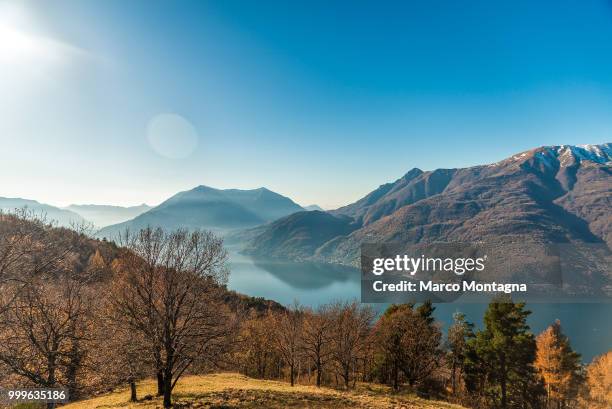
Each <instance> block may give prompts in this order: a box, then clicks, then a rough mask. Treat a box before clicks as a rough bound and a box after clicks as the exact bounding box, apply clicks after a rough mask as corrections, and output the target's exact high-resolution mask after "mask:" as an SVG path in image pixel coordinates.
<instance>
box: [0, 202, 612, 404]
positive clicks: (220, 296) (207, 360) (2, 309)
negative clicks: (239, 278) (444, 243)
mask: <svg viewBox="0 0 612 409" xmlns="http://www.w3.org/2000/svg"><path fill="white" fill-rule="evenodd" d="M227 258H228V254H227V251H226V249H225V248H224V245H223V240H222V239H221V238H219V237H217V236H216V235H215V234H213V233H211V232H209V231H204V230H195V231H187V230H181V229H178V230H175V231H164V230H161V229H154V228H145V229H142V230H138V231H129V230H126V231H125V232H123V233H122V234H121V236H120V238H119V239H118V240H116V242H110V241H105V240H95V239H92V238H90V236H88V234H87V231H86V229H85V228H84V227H82V226H74V227H73V228H72V229H68V228H58V227H54V226H53V225H52V224H50V223H48V222H46V221H45V220H44V218H41V217H37V216H36V215H34V214H31V213H29V212H27V211H25V210H24V211H18V212H14V213H11V214H1V215H0V386H2V387H11V386H19V387H63V388H66V389H67V390H68V392H69V396H70V398H71V400H79V399H86V398H88V397H91V396H96V395H100V394H103V393H106V392H110V391H113V390H115V389H117V388H124V387H128V388H129V389H130V391H131V393H130V395H131V400H133V401H137V400H139V399H141V398H142V396H140V394H139V391H138V387H137V384H138V382H139V381H141V380H143V379H154V380H155V382H156V385H157V394H158V395H159V396H160V397H162V400H163V406H164V407H166V408H169V407H172V406H173V390H174V389H175V387H176V386H177V384H178V383H180V382H181V379H182V378H184V377H185V376H186V375H191V374H207V373H219V372H240V373H242V374H244V375H246V376H248V377H251V378H258V379H274V380H282V381H286V382H288V384H289V385H291V386H293V385H298V384H299V385H304V384H306V385H314V386H317V387H331V388H336V389H338V390H351V389H353V388H355V387H356V385H357V384H363V383H372V384H385V385H389V386H390V387H391V391H401V390H406V389H409V390H412V391H414V392H415V393H417V394H418V395H419V396H421V397H423V398H427V399H438V400H446V401H449V402H453V403H457V404H461V405H463V406H465V407H471V408H501V409H507V408H534V409H535V408H546V409H553V408H554V409H563V408H589V409H607V408H610V407H611V406H612V351H609V352H607V353H606V354H603V355H601V356H599V357H596V358H595V359H594V360H593V361H592V362H591V363H589V364H587V365H585V364H583V363H582V361H581V357H580V355H579V353H578V352H576V351H574V350H573V349H572V346H571V342H570V339H568V337H567V336H566V335H565V334H564V333H563V328H562V325H561V323H560V322H558V321H557V322H551V323H550V326H549V327H548V328H547V329H546V330H545V331H543V332H542V333H540V334H534V333H532V332H531V329H530V327H529V325H528V324H527V317H528V316H529V314H530V311H529V309H528V306H527V305H525V304H524V303H518V302H513V300H512V299H510V298H509V297H507V296H501V297H500V298H497V299H495V300H494V301H493V302H491V303H490V304H489V306H488V309H487V311H486V313H485V316H484V324H483V325H482V327H478V326H476V325H475V324H474V323H471V322H468V321H467V320H466V317H465V316H464V315H463V314H461V313H456V314H455V315H454V316H453V317H452V324H451V325H450V327H449V328H448V330H447V331H446V333H445V332H444V331H443V329H442V325H441V323H439V322H437V321H436V320H435V319H434V317H433V312H434V310H435V306H434V305H433V304H432V303H430V302H425V303H422V304H416V305H415V304H399V305H391V306H389V307H388V308H387V309H386V310H385V311H384V312H382V313H377V312H376V311H375V310H374V309H373V308H372V307H371V306H369V305H366V304H361V303H359V302H358V301H347V300H339V301H337V302H333V303H330V304H326V305H321V306H319V307H317V308H310V307H306V306H302V305H300V304H299V303H298V302H295V303H294V304H293V305H291V306H281V305H280V304H277V303H274V302H271V301H266V300H262V299H256V298H250V297H247V296H242V295H239V294H236V293H233V292H231V291H228V290H227V288H226V283H227V277H228V275H229V274H231V271H229V269H228V268H227ZM449 318H450V317H449ZM391 393H393V392H391Z"/></svg>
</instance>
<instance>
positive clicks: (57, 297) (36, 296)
mask: <svg viewBox="0 0 612 409" xmlns="http://www.w3.org/2000/svg"><path fill="white" fill-rule="evenodd" d="M15 291H17V294H16V295H15V296H14V301H13V302H12V303H11V305H10V306H9V307H8V308H7V309H6V310H5V311H4V313H3V315H2V324H3V325H2V328H3V329H2V330H0V362H1V363H3V364H4V365H5V366H7V367H8V368H9V369H10V371H11V372H12V373H14V374H16V375H18V376H20V377H21V378H22V379H24V380H26V381H27V382H29V383H30V384H32V385H34V386H38V387H57V386H58V385H61V386H65V387H68V388H69V389H70V393H71V394H72V396H74V395H75V393H76V391H77V375H78V372H79V370H80V369H81V367H82V362H83V359H84V351H85V349H84V347H83V346H84V343H86V342H87V341H88V339H89V338H88V337H89V334H88V331H87V323H88V322H89V320H90V318H91V314H92V311H91V305H90V303H89V300H90V297H87V296H85V293H84V291H85V290H84V285H83V283H82V282H79V281H77V280H75V279H72V278H69V277H65V276H60V277H57V278H55V279H54V280H49V279H46V278H44V277H37V278H33V279H31V280H30V282H28V284H27V285H26V286H25V287H23V288H20V289H19V290H15Z"/></svg>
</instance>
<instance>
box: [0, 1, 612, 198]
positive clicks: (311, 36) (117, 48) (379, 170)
mask: <svg viewBox="0 0 612 409" xmlns="http://www.w3.org/2000/svg"><path fill="white" fill-rule="evenodd" d="M611 4H612V3H610V2H609V1H606V0H601V1H594V2H589V3H588V4H576V3H573V2H555V3H554V4H543V3H542V4H531V3H530V2H526V1H525V2H516V3H514V4H513V5H512V7H507V6H505V5H499V4H497V5H495V4H490V3H488V2H474V3H471V4H469V5H458V4H456V3H455V2H451V1H440V2H439V3H436V4H430V3H428V2H413V3H409V4H408V3H404V2H391V3H388V4H386V5H385V6H384V7H380V4H377V3H376V2H372V1H364V2H360V3H359V4H356V5H351V6H350V7H348V6H347V5H346V4H344V3H342V2H332V3H327V2H314V3H312V2H293V3H292V4H291V5H290V6H289V5H287V4H284V3H283V2H280V1H270V2H267V3H265V4H252V3H250V2H242V1H236V2H231V3H230V2H216V3H213V2H193V1H182V2H179V3H176V4H171V3H166V2H145V1H134V2H130V3H124V2H121V1H107V2H103V3H99V2H95V1H82V2H78V3H75V2H71V1H67V0H59V1H56V2H52V3H42V2H34V1H30V0H26V1H21V2H17V1H8V0H0V70H1V71H2V73H3V75H2V76H0V115H2V117H3V121H2V123H0V142H2V144H3V152H2V159H3V160H2V164H1V165H0V171H2V173H3V174H4V175H5V178H4V180H3V190H2V192H0V196H4V197H21V198H26V199H31V200H37V201H39V202H41V203H45V204H50V205H53V206H58V207H65V206H68V205H70V204H75V203H76V204H81V203H86V204H103V205H119V206H135V205H139V204H141V203H147V204H149V205H151V206H154V205H156V204H159V203H161V202H162V201H163V200H165V199H167V198H168V197H170V196H172V195H174V194H176V193H177V192H179V191H185V190H190V189H191V188H193V187H195V186H197V185H201V184H205V185H209V186H215V187H216V188H221V189H226V188H238V189H248V188H255V187H260V186H265V187H266V188H268V189H270V190H272V191H274V192H277V193H279V194H282V195H283V196H287V197H289V198H291V199H292V200H294V201H295V202H296V203H299V204H300V205H302V206H308V205H311V204H317V205H319V206H321V207H323V208H325V209H335V208H338V207H341V206H343V205H346V204H348V203H352V202H354V201H356V200H357V199H359V198H361V197H363V196H364V195H365V194H367V193H369V192H370V191H371V190H373V189H375V188H376V187H377V186H379V185H380V184H382V183H387V182H390V181H392V180H395V179H397V178H398V177H401V175H403V174H404V173H405V172H406V171H407V170H409V169H411V168H415V167H416V168H419V169H427V170H433V169H438V168H460V167H470V166H476V165H481V164H485V163H492V162H496V161H499V160H502V159H504V158H507V157H509V156H511V155H513V154H516V153H519V152H523V151H526V150H529V149H533V148H537V147H539V146H548V145H563V144H567V145H582V144H601V143H606V142H607V141H608V140H609V135H611V134H612V117H610V115H609V113H610V112H612V78H611V77H610V75H609V72H611V71H612V24H610V23H611V22H612V7H611ZM176 22H180V24H177V23H176ZM312 27H317V29H316V30H313V29H312ZM23 164H27V166H24V165H23ZM8 175H10V177H8ZM58 181H61V182H58Z"/></svg>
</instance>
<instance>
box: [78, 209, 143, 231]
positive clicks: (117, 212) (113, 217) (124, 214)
mask: <svg viewBox="0 0 612 409" xmlns="http://www.w3.org/2000/svg"><path fill="white" fill-rule="evenodd" d="M151 209H152V207H151V206H148V205H146V204H144V203H143V204H141V205H138V206H129V207H123V206H110V205H95V204H86V205H77V204H72V205H70V206H68V207H66V210H70V211H71V212H74V213H76V214H78V215H80V216H82V217H83V218H85V219H87V220H88V221H90V222H92V223H93V224H94V226H96V227H97V228H102V227H106V226H109V225H111V224H116V223H122V222H125V221H127V220H130V219H133V218H134V217H136V216H139V215H141V214H142V213H144V212H146V211H149V210H151Z"/></svg>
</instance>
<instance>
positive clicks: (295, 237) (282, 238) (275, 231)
mask: <svg viewBox="0 0 612 409" xmlns="http://www.w3.org/2000/svg"><path fill="white" fill-rule="evenodd" d="M354 229H355V226H354V225H353V224H352V219H351V218H350V217H347V216H333V215H331V214H329V213H326V212H322V211H319V210H310V211H305V212H298V213H294V214H292V215H289V216H287V217H284V218H282V219H279V220H277V221H275V222H272V223H270V224H269V225H267V226H265V227H264V228H261V229H259V231H261V233H260V234H259V235H257V236H256V241H252V242H251V245H250V246H248V247H246V248H245V250H244V251H245V253H247V254H252V255H256V256H266V257H273V258H283V257H288V258H291V259H293V260H301V259H304V258H308V257H309V256H310V255H311V254H312V253H313V252H314V251H315V250H316V249H317V248H319V247H320V246H321V245H323V244H324V243H326V242H328V241H329V240H331V239H333V238H334V237H338V236H343V235H346V234H348V233H350V232H351V231H353V230H354Z"/></svg>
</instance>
